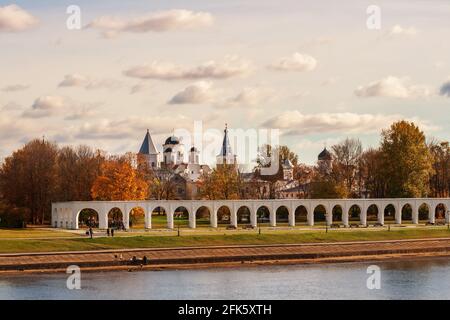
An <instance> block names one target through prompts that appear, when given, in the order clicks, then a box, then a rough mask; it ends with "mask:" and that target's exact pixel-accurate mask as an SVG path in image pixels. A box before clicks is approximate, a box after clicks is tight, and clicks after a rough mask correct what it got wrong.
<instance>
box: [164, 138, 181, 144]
mask: <svg viewBox="0 0 450 320" xmlns="http://www.w3.org/2000/svg"><path fill="white" fill-rule="evenodd" d="M165 144H172V145H173V144H180V139H179V138H177V137H175V136H171V137H168V138H167V139H166V142H165Z"/></svg>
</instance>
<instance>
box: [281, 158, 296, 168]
mask: <svg viewBox="0 0 450 320" xmlns="http://www.w3.org/2000/svg"><path fill="white" fill-rule="evenodd" d="M293 167H294V166H293V164H292V162H291V161H290V160H289V159H285V160H284V161H283V168H285V169H292V168H293Z"/></svg>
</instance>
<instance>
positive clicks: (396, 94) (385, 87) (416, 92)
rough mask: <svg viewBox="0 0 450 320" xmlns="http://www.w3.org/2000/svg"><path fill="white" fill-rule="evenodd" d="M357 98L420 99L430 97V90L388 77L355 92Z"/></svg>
mask: <svg viewBox="0 0 450 320" xmlns="http://www.w3.org/2000/svg"><path fill="white" fill-rule="evenodd" d="M355 95H357V96H358V97H391V98H403V99H408V98H420V97H427V96H430V95H431V90H430V89H429V88H428V87H426V86H422V85H410V84H409V79H408V78H397V77H393V76H388V77H386V78H383V79H381V80H378V81H374V82H371V83H369V84H368V85H364V86H359V87H358V88H356V90H355Z"/></svg>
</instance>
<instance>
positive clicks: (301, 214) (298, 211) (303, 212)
mask: <svg viewBox="0 0 450 320" xmlns="http://www.w3.org/2000/svg"><path fill="white" fill-rule="evenodd" d="M294 217H295V224H296V225H297V223H301V224H305V225H306V224H307V223H308V209H306V207H305V206H304V205H299V206H298V207H297V208H295V212H294Z"/></svg>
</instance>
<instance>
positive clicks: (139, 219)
mask: <svg viewBox="0 0 450 320" xmlns="http://www.w3.org/2000/svg"><path fill="white" fill-rule="evenodd" d="M129 214H130V215H129V217H130V221H129V224H130V228H143V227H144V224H145V209H144V208H143V207H141V206H135V207H133V208H132V209H131V210H130V212H129Z"/></svg>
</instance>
